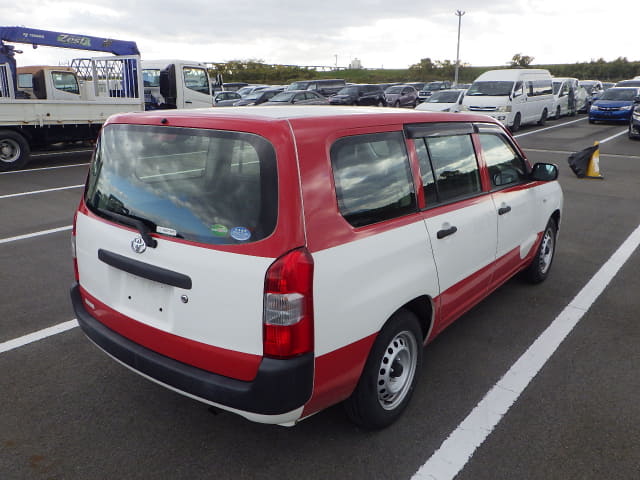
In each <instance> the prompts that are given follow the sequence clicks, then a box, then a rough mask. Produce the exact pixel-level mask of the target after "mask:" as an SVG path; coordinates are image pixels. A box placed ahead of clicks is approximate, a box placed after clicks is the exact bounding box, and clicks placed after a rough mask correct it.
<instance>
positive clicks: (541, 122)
mask: <svg viewBox="0 0 640 480" xmlns="http://www.w3.org/2000/svg"><path fill="white" fill-rule="evenodd" d="M548 115H549V112H547V109H546V108H545V109H544V110H543V111H542V115H540V120H538V125H544V124H545V123H547V116H548Z"/></svg>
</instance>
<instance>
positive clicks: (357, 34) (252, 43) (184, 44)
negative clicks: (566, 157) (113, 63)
mask: <svg viewBox="0 0 640 480" xmlns="http://www.w3.org/2000/svg"><path fill="white" fill-rule="evenodd" d="M456 10H461V11H464V12H465V14H464V16H462V28H461V39H460V61H461V62H462V63H467V64H470V65H474V66H488V65H492V66H493V65H505V64H506V63H508V62H509V60H511V58H512V57H513V55H514V54H516V53H520V54H522V55H528V56H531V57H534V61H533V63H534V64H553V63H575V62H588V61H590V60H592V59H598V58H604V59H605V60H608V61H610V60H615V59H616V58H618V57H627V59H628V60H630V61H639V60H640V47H638V38H639V37H638V15H639V14H640V0H615V1H603V0H597V1H596V0H580V1H576V0H484V1H479V0H456V1H451V2H450V1H448V0H444V1H443V0H439V1H431V0H423V1H421V2H420V1H404V2H397V1H393V0H385V1H377V0H370V1H357V0H339V1H338V0H321V1H315V2H313V1H312V2H309V1H301V0H295V1H293V0H252V1H247V0H235V1H229V0H225V1H220V0H189V1H181V0H154V1H148V0H110V1H108V2H104V1H95V0H84V1H71V0H18V1H15V0H12V1H9V0H0V12H2V15H1V17H0V18H1V19H2V20H1V21H0V23H1V24H2V25H4V26H14V25H19V26H25V27H29V28H37V29H43V30H53V31H60V32H64V33H74V34H85V35H92V36H97V37H110V38H115V39H118V40H131V41H135V42H136V43H137V44H138V48H139V49H140V52H141V55H142V58H143V59H166V58H181V59H189V60H198V61H201V62H225V61H229V60H248V59H254V60H256V59H257V60H262V61H264V62H266V63H281V64H295V65H335V64H336V63H337V65H338V66H345V67H346V66H348V65H349V63H350V61H351V60H352V59H354V58H358V59H359V60H360V61H361V63H362V66H363V67H365V68H380V67H384V68H407V67H408V66H410V65H412V64H414V63H418V62H419V61H420V59H421V58H426V57H429V58H431V59H432V60H433V61H436V60H440V61H443V60H451V61H452V62H455V59H456V42H457V32H458V17H457V16H456V14H455V12H456ZM16 48H20V49H23V50H24V54H22V55H20V56H19V57H18V63H19V65H34V64H54V65H55V64H59V63H61V62H62V63H67V62H68V60H70V59H71V58H74V57H76V56H84V57H86V56H88V55H92V56H99V55H100V54H87V52H78V51H68V50H67V51H65V50H62V49H53V48H45V47H41V48H38V49H37V50H33V49H32V48H31V47H29V46H27V45H24V46H19V45H17V44H16Z"/></svg>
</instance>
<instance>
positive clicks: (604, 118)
mask: <svg viewBox="0 0 640 480" xmlns="http://www.w3.org/2000/svg"><path fill="white" fill-rule="evenodd" d="M639 102H640V87H613V88H610V89H609V90H607V91H605V92H604V93H603V94H602V95H601V96H600V98H599V99H598V100H596V101H595V102H593V105H591V110H589V123H595V122H597V121H600V122H625V123H626V122H630V121H631V111H632V110H633V108H634V107H635V106H636V105H638V103H639Z"/></svg>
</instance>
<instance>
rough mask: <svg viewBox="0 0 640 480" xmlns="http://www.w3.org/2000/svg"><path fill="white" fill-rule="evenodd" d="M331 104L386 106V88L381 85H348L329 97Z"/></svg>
mask: <svg viewBox="0 0 640 480" xmlns="http://www.w3.org/2000/svg"><path fill="white" fill-rule="evenodd" d="M329 103H331V105H377V106H378V107H384V106H386V104H387V102H386V101H385V98H384V90H382V88H380V85H370V84H363V85H348V86H346V87H344V88H343V89H342V90H340V91H338V93H337V94H335V95H333V96H331V97H329Z"/></svg>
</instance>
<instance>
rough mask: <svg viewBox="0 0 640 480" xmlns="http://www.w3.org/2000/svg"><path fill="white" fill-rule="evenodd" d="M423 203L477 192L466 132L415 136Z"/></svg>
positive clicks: (475, 165)
mask: <svg viewBox="0 0 640 480" xmlns="http://www.w3.org/2000/svg"><path fill="white" fill-rule="evenodd" d="M415 145H416V151H417V153H418V157H419V159H420V174H421V175H422V182H423V187H424V193H425V197H426V201H427V205H433V204H435V203H442V202H451V201H455V200H458V199H462V198H465V197H468V196H470V195H474V194H476V193H480V192H481V191H482V186H481V184H480V174H479V172H478V162H477V160H476V155H475V151H474V150H473V142H472V141H471V136H470V135H448V136H442V137H426V138H417V139H416V140H415Z"/></svg>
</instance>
